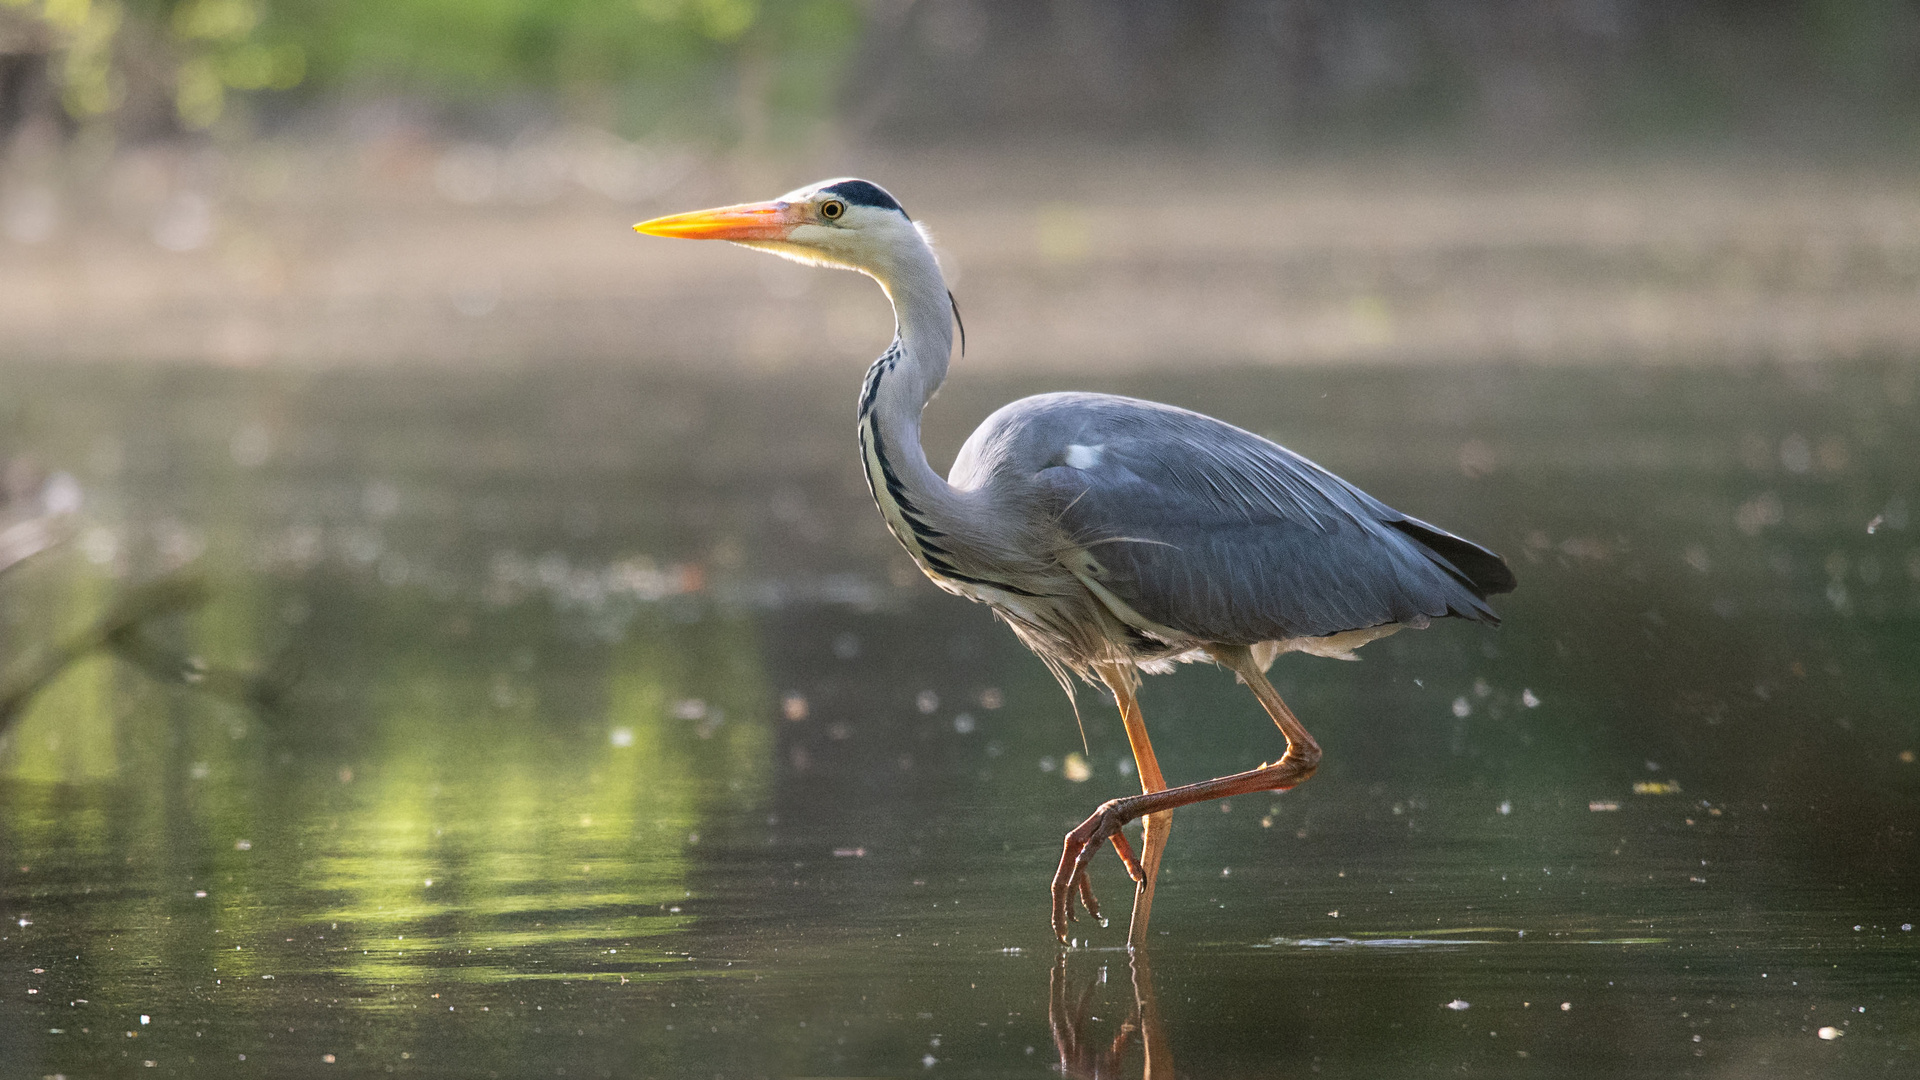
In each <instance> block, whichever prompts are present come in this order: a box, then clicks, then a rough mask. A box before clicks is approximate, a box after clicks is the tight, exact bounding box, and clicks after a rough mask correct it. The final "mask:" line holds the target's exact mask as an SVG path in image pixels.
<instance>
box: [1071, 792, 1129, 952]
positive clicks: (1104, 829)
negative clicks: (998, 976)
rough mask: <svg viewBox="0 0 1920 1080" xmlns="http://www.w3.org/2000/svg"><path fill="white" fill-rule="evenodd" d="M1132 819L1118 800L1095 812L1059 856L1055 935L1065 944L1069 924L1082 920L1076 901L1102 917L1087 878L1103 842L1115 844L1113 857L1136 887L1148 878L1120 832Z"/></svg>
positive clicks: (1088, 910) (1093, 913)
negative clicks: (1078, 913)
mask: <svg viewBox="0 0 1920 1080" xmlns="http://www.w3.org/2000/svg"><path fill="white" fill-rule="evenodd" d="M1129 820H1131V818H1129V817H1128V816H1127V815H1126V814H1125V813H1123V812H1122V811H1121V809H1120V800H1118V799H1115V800H1113V801H1112V802H1108V803H1106V804H1104V805H1102V806H1101V807H1100V809H1098V810H1095V811H1094V812H1093V816H1091V817H1089V818H1087V820H1085V821H1083V822H1081V823H1080V824H1079V825H1078V826H1077V827H1075V829H1074V830H1073V831H1072V832H1070V833H1068V834H1067V838H1066V843H1065V850H1063V851H1062V852H1061V853H1060V869H1058V870H1056V871H1055V872H1054V875H1053V935H1054V936H1055V937H1057V938H1059V939H1060V940H1061V941H1062V942H1065V941H1066V940H1067V924H1068V923H1073V922H1078V921H1079V916H1078V915H1077V914H1076V913H1075V911H1074V907H1075V900H1076V899H1077V900H1078V901H1079V903H1080V904H1081V905H1084V906H1085V907H1086V909H1087V914H1089V915H1091V916H1093V917H1094V918H1096V919H1098V918H1100V917H1101V916H1100V903H1099V901H1097V900H1095V899H1094V896H1093V884H1092V882H1090V881H1089V880H1088V879H1087V865H1088V864H1089V863H1091V862H1092V861H1093V856H1094V854H1095V853H1097V852H1098V851H1099V850H1100V845H1101V844H1102V843H1105V842H1108V841H1111V842H1112V844H1113V850H1114V854H1116V855H1118V856H1120V861H1121V862H1122V863H1124V864H1125V865H1126V868H1127V874H1128V875H1129V876H1130V877H1132V878H1133V880H1134V883H1135V884H1139V883H1141V882H1144V881H1145V880H1146V879H1147V872H1146V870H1145V869H1144V868H1143V867H1141V865H1140V860H1139V858H1138V857H1136V856H1135V855H1134V853H1133V845H1132V844H1130V843H1128V842H1127V837H1126V834H1125V833H1122V832H1121V831H1120V828H1121V826H1123V825H1125V824H1126V823H1127V822H1128V821H1129Z"/></svg>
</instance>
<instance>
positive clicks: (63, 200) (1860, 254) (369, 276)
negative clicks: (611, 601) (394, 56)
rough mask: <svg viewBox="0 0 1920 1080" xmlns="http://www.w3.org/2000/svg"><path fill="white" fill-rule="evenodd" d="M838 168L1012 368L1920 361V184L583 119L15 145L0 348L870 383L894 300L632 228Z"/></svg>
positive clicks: (1882, 176) (999, 364) (44, 358)
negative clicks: (887, 216) (644, 130)
mask: <svg viewBox="0 0 1920 1080" xmlns="http://www.w3.org/2000/svg"><path fill="white" fill-rule="evenodd" d="M836 174H857V175H862V176H866V177H868V178H870V179H873V180H875V181H877V182H879V183H881V184H882V185H884V186H886V187H888V188H889V189H890V190H892V191H893V192H894V194H895V195H897V196H898V197H899V198H900V199H901V201H902V202H903V203H904V204H905V205H906V206H907V207H908V209H909V210H910V211H911V212H912V213H913V214H914V215H915V216H916V217H917V218H919V219H921V220H924V221H926V222H927V223H928V224H929V225H930V226H931V227H932V229H933V230H934V233H935V236H936V239H937V240H938V242H939V243H940V245H941V248H942V253H943V258H944V259H945V260H946V262H947V265H948V267H949V270H950V274H951V277H952V284H953V287H954V292H955V293H956V295H957V296H958V298H959V302H960V306H961V310H962V312H963V313H964V315H965V317H966V323H967V330H968V335H969V338H968V353H967V357H966V361H965V362H966V363H967V364H968V365H978V366H980V367H983V368H1002V369H1009V370H1030V369H1037V368H1057V369H1062V370H1092V369H1099V370H1114V371H1135V370H1140V369H1145V368H1157V367H1168V368H1176V369H1177V368H1184V367H1191V366H1199V365H1298V364H1378V363H1390V364H1420V363H1448V362H1466V361H1500V362H1521V363H1547V364H1562V363H1574V364H1578V363H1598V362H1632V363H1728V362H1733V363H1739V362H1779V361H1796V360H1817V359H1826V358H1849V357H1855V356H1872V355H1877V356H1888V355H1891V356H1896V357H1920V168H1916V169H1906V168H1903V167H1898V166H1886V165H1880V166H1874V167H1860V168H1849V167H1841V166H1833V167H1825V166H1820V165H1817V164H1809V163H1807V162H1805V161H1798V162H1791V163H1788V162H1769V161H1760V160H1753V159H1746V160H1737V161H1735V160H1721V161H1675V160H1665V161H1646V160H1641V161H1634V162H1625V163H1614V164H1609V163H1603V162H1592V161H1589V162H1583V163H1577V164H1567V163H1557V164H1527V163H1519V164H1516V163H1514V162H1512V161H1502V162H1492V161H1488V162H1476V161H1472V160H1463V159H1459V158H1451V159H1447V160H1425V159H1411V158H1375V159H1359V158H1357V159H1350V160H1327V161H1319V162H1312V163H1305V162H1297V161H1295V162H1288V161H1273V160H1253V159H1241V160H1231V159H1223V158H1220V157H1218V156H1209V157H1203V156H1198V155H1191V154H1184V153H1181V152H1179V151H1176V150H1159V151H1153V150H1146V151H1138V152H1125V153H1122V152H1119V151H1099V152H1086V151H1067V150H1061V151H1050V150H1047V149H1045V148H1028V149H1023V150H1018V151H1013V150H1004V149H1003V150H996V151H993V152H987V153H966V152H961V151H944V152H939V153H919V154H908V153H901V152H897V151H896V152H880V151H871V150H848V151H845V152H821V153H818V154H815V155H813V156H812V157H811V158H809V159H807V160H804V161H796V160H786V161H764V160H762V161H752V162H744V163H743V162H741V161H738V160H731V159H721V158H714V157H703V156H701V155H699V154H695V153H691V152H686V151H681V150H675V149H673V148H664V147H652V146H643V145H637V144H632V143H626V142H623V141H621V140H619V139H617V138H614V137H612V136H609V135H606V134H604V133H600V132H595V131H590V130H583V129H573V130H559V131H554V132H549V133H547V134H544V135H539V136H537V137H535V136H525V137H522V138H521V139H520V140H518V141H516V142H515V143H513V144H511V145H508V146H504V147H502V146H495V145H481V144H471V143H460V142H456V141H450V140H446V139H439V138H434V137H428V136H424V135H420V134H417V133H407V132H401V133H398V134H391V133H390V134H386V135H382V136H378V137H369V138H362V139H351V140H350V139H345V138H342V139H336V140H331V141H321V142H305V143H271V144H267V143H261V144H248V145H244V146H239V147H234V148H227V149H216V148H209V147H206V146H190V145H157V146H148V147H143V148H136V149H122V150H117V151H112V152H106V151H98V152H90V151H88V150H87V149H86V148H85V147H50V146H44V145H43V146H40V147H38V148H36V147H34V146H19V147H16V148H15V149H14V152H13V153H12V154H11V155H10V156H9V157H8V158H7V160H6V161H5V163H4V165H3V166H0V233H3V234H4V235H0V363H7V362H14V363H20V362H29V363H31V362H97V361H114V362H129V361H132V362H151V363H157V364H217V365H234V366H268V365H278V366H295V367H342V366H366V365H401V364H413V365H441V366H460V365H478V366H489V367H500V366H509V367H518V366H537V365H545V364H620V365H632V366H636V367H640V366H659V365H665V366H676V365H677V366H683V367H685V366H698V367H713V366H731V367H736V368H739V369H741V370H769V369H803V368H812V367H818V368H821V369H823V370H825V369H828V368H830V367H831V366H835V365H846V366H849V367H854V368H857V367H858V366H860V365H861V364H862V363H863V362H864V361H865V359H866V358H868V357H870V356H872V355H875V354H877V353H878V352H879V350H880V349H881V348H882V347H883V346H884V345H885V343H886V339H887V337H888V335H889V332H890V327H891V322H890V314H889V312H888V309H887V306H886V302H885V299H884V298H883V297H882V296H881V294H880V293H879V291H878V290H876V289H874V288H873V287H872V286H871V285H870V284H869V283H866V282H864V281H861V280H859V279H858V278H857V277H855V276H853V275H848V274H830V273H826V272H822V271H819V270H812V269H809V268H805V267H801V266H796V265H792V264H788V263H784V262H781V261H779V260H775V259H770V258H767V257H765V256H762V255H758V254H754V253H749V252H745V251H741V250H738V249H734V248H731V247H729V246H726V245H719V244H690V243H679V242H671V241H665V240H657V239H652V238H642V237H638V236H635V235H634V234H633V233H632V232H631V231H630V229H629V226H630V225H631V224H632V222H634V221H636V220H639V219H641V218H644V217H649V216H653V215H655V214H658V213H665V212H668V211H673V210H683V209H692V208H696V207H700V206H706V205H712V204H717V203H724V202H731V201H739V200H743V199H751V198H765V197H768V196H771V195H775V194H778V193H779V192H782V191H784V190H787V189H788V188H791V187H794V186H798V185H799V184H801V183H804V182H807V181H811V180H814V179H818V178H821V177H823V176H830V175H836Z"/></svg>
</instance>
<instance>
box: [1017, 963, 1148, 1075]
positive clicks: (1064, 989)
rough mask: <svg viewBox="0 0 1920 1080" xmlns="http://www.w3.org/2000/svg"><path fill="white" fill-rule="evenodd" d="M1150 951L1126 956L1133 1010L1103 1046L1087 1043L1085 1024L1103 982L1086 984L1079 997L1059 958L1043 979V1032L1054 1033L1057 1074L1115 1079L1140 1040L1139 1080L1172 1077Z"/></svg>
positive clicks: (1088, 1039) (1095, 1042)
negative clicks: (1046, 1029)
mask: <svg viewBox="0 0 1920 1080" xmlns="http://www.w3.org/2000/svg"><path fill="white" fill-rule="evenodd" d="M1151 955H1152V952H1151V950H1149V949H1128V950H1127V974H1128V976H1129V983H1130V987H1129V988H1130V989H1131V990H1132V991H1133V1010H1132V1012H1130V1013H1129V1014H1128V1016H1127V1018H1126V1019H1125V1020H1123V1021H1121V1022H1120V1027H1119V1028H1118V1030H1116V1031H1115V1032H1114V1034H1113V1038H1111V1039H1109V1040H1107V1041H1106V1042H1104V1043H1102V1042H1100V1041H1098V1040H1095V1039H1093V1038H1090V1037H1089V1034H1088V1032H1087V1022H1088V1021H1089V1020H1092V1019H1094V1016H1093V1003H1094V1002H1093V998H1094V992H1095V991H1096V990H1098V989H1099V988H1100V983H1101V982H1103V981H1104V980H1105V975H1106V968H1104V967H1103V968H1101V969H1100V972H1101V977H1100V978H1096V979H1092V980H1090V981H1089V982H1088V983H1087V985H1086V988H1085V989H1083V990H1082V991H1081V992H1080V993H1079V994H1078V995H1075V994H1074V992H1073V987H1072V986H1071V985H1070V984H1069V983H1068V981H1067V957H1066V955H1065V954H1064V953H1063V954H1062V955H1061V956H1060V958H1059V959H1058V960H1057V961H1055V963H1054V965H1053V969H1052V970H1051V971H1049V972H1048V973H1047V1026H1048V1027H1049V1028H1051V1029H1052V1031H1053V1049H1054V1052H1055V1053H1057V1054H1059V1055H1060V1072H1061V1073H1062V1074H1064V1075H1066V1076H1070V1077H1073V1078H1075V1080H1104V1078H1106V1077H1114V1076H1119V1075H1120V1071H1121V1069H1122V1068H1123V1067H1124V1065H1125V1062H1126V1055H1127V1050H1128V1047H1129V1046H1131V1044H1132V1043H1133V1041H1134V1040H1135V1039H1139V1040H1140V1050H1141V1054H1142V1056H1144V1057H1145V1059H1146V1069H1145V1072H1144V1074H1143V1075H1144V1080H1154V1077H1156V1076H1158V1077H1162V1078H1170V1077H1172V1076H1173V1047H1172V1046H1171V1045H1169V1044H1168V1042H1167V1032H1166V1028H1165V1026H1164V1025H1162V1024H1161V1023H1160V999H1159V997H1158V996H1157V995H1155V993H1154V990H1153V961H1152V959H1151Z"/></svg>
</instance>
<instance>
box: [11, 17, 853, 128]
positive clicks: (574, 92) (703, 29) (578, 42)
mask: <svg viewBox="0 0 1920 1080" xmlns="http://www.w3.org/2000/svg"><path fill="white" fill-rule="evenodd" d="M0 5H4V6H5V7H7V8H13V9H16V10H18V11H19V12H20V13H21V15H22V16H24V17H26V18H28V19H31V20H34V21H37V22H38V23H40V24H41V25H42V28H43V29H44V30H45V31H46V32H47V36H48V37H49V39H50V40H51V41H52V42H53V43H54V45H53V47H54V50H55V51H56V53H57V54H58V58H59V59H58V63H57V64H56V65H55V71H56V78H57V79H58V80H59V82H60V86H61V91H62V100H63V102H64V104H65V106H66V109H67V111H68V112H69V114H71V115H72V116H73V117H74V118H76V119H79V120H82V121H87V120H95V119H100V118H108V117H112V116H114V115H115V114H116V113H119V112H121V111H122V110H123V107H124V106H125V105H126V104H127V103H128V101H129V99H130V98H131V97H134V96H137V95H138V94H139V93H140V92H142V90H145V91H146V92H149V93H152V94H156V95H164V96H166V97H168V98H170V99H171V101H172V106H173V112H174V113H175V115H176V116H177V117H178V120H179V122H180V123H181V124H182V125H184V126H186V127H188V128H205V127H209V126H211V125H212V124H214V123H215V122H217V121H218V120H219V119H220V117H221V116H222V115H223V114H224V113H225V112H226V109H227V105H228V103H229V100H230V98H231V97H232V95H234V94H236V93H240V94H245V93H253V92H260V91H290V90H294V89H295V88H300V89H302V90H305V91H308V92H328V91H339V90H358V91H373V92H382V93H407V94H420V95H425V96H429V97H439V98H455V99H461V98H476V97H485V96H488V95H493V94H498V93H500V92H502V91H507V92H534V93H554V94H556V95H558V96H559V97H560V98H561V99H562V100H566V101H575V102H579V101H606V100H610V99H615V100H622V101H627V102H631V103H634V104H638V105H641V106H642V107H627V108H623V109H621V110H620V111H621V112H622V114H623V116H624V117H625V118H626V119H627V120H628V122H629V123H628V126H632V124H633V123H634V122H640V123H647V124H657V123H659V122H660V121H661V117H660V115H659V114H660V113H661V112H662V111H663V110H664V111H668V112H670V111H673V110H674V109H675V108H679V107H686V106H688V105H690V104H691V105H692V106H693V107H694V108H696V109H698V108H699V103H700V102H701V101H702V99H713V98H716V97H718V98H738V97H741V96H742V95H746V96H751V97H753V98H755V99H756V100H751V101H747V100H737V101H732V102H731V103H730V104H731V106H732V107H733V108H735V109H736V110H737V111H738V110H744V111H747V112H756V111H764V110H769V109H771V110H773V111H779V112H785V111H789V110H800V111H805V112H808V113H815V114H817V113H818V112H819V111H821V110H823V109H824V108H825V106H826V104H827V103H828V101H829V98H830V95H831V90H832V81H833V79H834V77H835V74H836V72H837V71H838V70H839V67H840V62H841V61H842V60H843V59H844V58H845V57H846V55H847V54H848V52H849V51H850V50H851V48H852V46H853V44H854V42H855V41H856V40H857V38H858V35H859V33H860V29H861V11H862V8H861V5H860V4H859V3H858V2H857V0H0ZM142 79H144V80H145V81H146V83H149V84H151V85H146V86H143V85H142V82H141V80H142ZM714 88H722V89H721V91H720V92H719V93H717V94H716V93H715V92H714ZM711 104H712V102H711V100H709V101H708V105H709V111H711Z"/></svg>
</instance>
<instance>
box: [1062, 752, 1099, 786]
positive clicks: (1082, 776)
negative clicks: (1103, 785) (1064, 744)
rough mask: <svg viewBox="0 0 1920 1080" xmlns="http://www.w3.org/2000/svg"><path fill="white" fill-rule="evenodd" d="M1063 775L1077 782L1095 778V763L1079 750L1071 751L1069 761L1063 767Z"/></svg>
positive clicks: (1080, 782) (1068, 756)
mask: <svg viewBox="0 0 1920 1080" xmlns="http://www.w3.org/2000/svg"><path fill="white" fill-rule="evenodd" d="M1061 775H1062V776H1065V777H1066V778H1067V779H1069V780H1071V781H1073V782H1074V783H1076V784H1084V783H1086V782H1087V781H1088V780H1090V779H1092V778H1093V765H1092V764H1091V763H1089V762H1088V761H1087V759H1086V756H1085V755H1084V754H1081V753H1078V752H1075V753H1071V754H1068V755H1067V761H1066V764H1065V766H1063V767H1062V769H1061Z"/></svg>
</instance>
